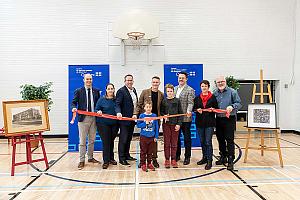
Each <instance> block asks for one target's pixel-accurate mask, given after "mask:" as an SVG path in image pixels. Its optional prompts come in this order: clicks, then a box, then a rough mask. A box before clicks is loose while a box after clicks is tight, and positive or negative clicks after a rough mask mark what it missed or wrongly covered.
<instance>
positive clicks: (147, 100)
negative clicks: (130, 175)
mask: <svg viewBox="0 0 300 200" xmlns="http://www.w3.org/2000/svg"><path fill="white" fill-rule="evenodd" d="M187 80H188V74H187V73H186V72H179V74H178V85H177V86H176V87H174V86H173V85H171V84H167V85H166V86H165V93H166V95H165V96H164V93H163V92H161V91H160V90H159V86H160V83H161V82H160V78H159V77H158V76H154V77H152V81H151V87H150V88H149V89H145V90H143V91H142V93H141V94H140V96H139V97H138V94H137V92H136V89H135V88H134V87H133V83H134V80H133V75H131V74H128V75H126V76H125V77H124V83H125V84H124V86H123V87H121V88H120V89H119V90H118V91H117V92H116V94H115V87H114V85H113V84H112V83H109V84H107V86H106V91H105V95H104V96H103V97H100V94H99V90H98V89H96V88H94V87H92V75H91V74H85V75H84V80H83V81H84V87H82V88H78V89H76V91H75V93H74V98H73V100H72V105H71V106H72V112H76V111H77V109H78V110H84V111H89V112H96V113H98V114H99V117H93V116H88V115H80V114H79V118H78V129H79V140H80V141H79V152H80V161H79V164H78V169H83V168H84V165H85V154H86V138H87V137H88V148H87V149H88V152H87V155H88V162H91V163H100V162H99V161H98V160H96V159H95V158H94V157H93V151H94V141H95V136H96V129H97V130H98V132H99V134H100V137H101V140H102V143H103V165H102V168H103V169H107V168H108V167H109V165H117V162H116V161H115V159H114V140H115V138H116V136H117V133H118V131H119V130H120V135H119V143H118V156H119V163H120V164H121V165H127V166H130V163H129V161H136V158H134V157H132V156H131V155H130V144H131V140H132V136H133V132H134V127H135V125H137V127H138V128H140V129H141V132H140V163H139V167H140V168H141V169H142V170H143V171H148V170H155V168H158V167H159V163H158V161H157V139H158V136H159V128H160V125H162V130H163V138H164V156H165V162H164V166H165V167H166V168H170V167H171V166H172V167H173V168H177V167H178V164H177V162H178V161H179V160H180V159H181V158H180V156H181V141H180V132H182V133H183V138H184V148H185V153H184V160H183V164H184V165H189V164H190V159H191V147H192V141H191V130H190V129H191V122H192V112H195V113H196V119H195V123H196V128H197V132H198V134H199V137H200V140H201V147H202V154H203V155H202V159H201V160H200V161H198V162H197V164H198V165H203V164H205V169H206V170H209V169H211V167H212V160H213V147H212V135H213V132H214V129H215V128H216V136H217V140H218V143H219V153H220V157H219V159H218V160H217V161H216V165H225V164H227V169H228V170H233V169H234V154H235V147H234V129H235V123H236V113H237V111H238V109H239V108H241V100H240V97H239V95H238V93H237V91H236V90H234V89H232V88H230V87H228V86H227V84H226V80H225V78H224V77H223V76H220V77H218V78H217V79H216V86H217V89H216V91H215V92H214V93H212V92H210V91H209V88H210V83H209V81H207V80H203V81H202V82H201V83H200V87H201V91H202V92H201V94H200V95H199V96H197V97H195V91H194V89H193V88H192V87H190V86H189V85H187ZM213 109H223V110H226V111H227V112H228V113H230V116H229V117H228V116H226V115H225V113H217V114H216V113H215V112H212V111H213ZM102 114H109V115H113V116H116V118H115V119H110V118H105V117H101V115H102ZM122 117H127V118H132V119H135V120H124V119H122ZM157 117H161V118H160V119H158V118H157ZM118 119H122V120H118Z"/></svg>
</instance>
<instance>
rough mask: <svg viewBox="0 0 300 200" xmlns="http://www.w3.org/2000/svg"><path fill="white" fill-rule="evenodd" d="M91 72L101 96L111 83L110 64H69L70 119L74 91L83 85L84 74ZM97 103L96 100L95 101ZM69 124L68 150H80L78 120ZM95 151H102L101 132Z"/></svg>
mask: <svg viewBox="0 0 300 200" xmlns="http://www.w3.org/2000/svg"><path fill="white" fill-rule="evenodd" d="M87 73H89V74H91V75H92V76H93V87H95V88H98V89H99V90H100V96H103V95H104V93H105V86H106V84H107V83H109V65H69V121H68V122H70V121H71V119H72V109H71V102H72V99H73V97H74V91H75V90H76V89H77V88H80V87H83V85H84V83H83V75H84V74H87ZM95 103H96V102H95ZM68 124H69V145H68V151H69V152H73V151H78V144H79V133H78V121H77V118H76V121H75V123H74V124H73V125H72V124H70V123H68ZM95 151H102V141H101V138H100V135H99V133H97V134H96V140H95Z"/></svg>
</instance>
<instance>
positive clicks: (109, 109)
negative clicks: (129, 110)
mask: <svg viewBox="0 0 300 200" xmlns="http://www.w3.org/2000/svg"><path fill="white" fill-rule="evenodd" d="M105 90H106V91H105V96H103V97H101V98H100V99H99V100H98V101H97V104H96V108H95V112H97V113H98V114H109V115H116V112H115V105H116V98H115V86H114V85H113V84H112V83H109V84H107V85H106V89H105ZM96 124H97V130H98V132H99V134H100V137H101V140H102V143H103V165H102V168H103V169H107V168H108V166H109V164H112V165H117V162H116V161H115V159H114V141H115V138H116V136H117V133H118V130H119V126H118V122H117V120H114V119H107V118H103V117H97V119H96Z"/></svg>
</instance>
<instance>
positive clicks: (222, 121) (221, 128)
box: [216, 116, 235, 158]
mask: <svg viewBox="0 0 300 200" xmlns="http://www.w3.org/2000/svg"><path fill="white" fill-rule="evenodd" d="M216 122H217V124H216V130H217V132H216V135H217V139H218V143H219V151H220V154H222V155H224V156H232V157H233V158H234V129H235V116H230V117H229V118H227V117H217V119H216Z"/></svg>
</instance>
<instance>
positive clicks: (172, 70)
mask: <svg viewBox="0 0 300 200" xmlns="http://www.w3.org/2000/svg"><path fill="white" fill-rule="evenodd" d="M181 71H185V72H187V73H188V75H189V76H188V82H187V84H188V85H189V86H191V87H192V88H194V90H195V94H196V95H199V94H200V92H201V89H200V86H199V83H200V82H201V81H202V80H203V64H165V65H164V84H165V85H166V84H167V83H171V84H172V85H174V86H176V85H178V73H179V72H181ZM192 117H193V121H192V126H191V137H192V146H193V147H199V146H200V139H199V136H198V134H197V132H196V125H195V114H193V116H192ZM180 138H181V147H184V142H183V134H182V133H181V136H180Z"/></svg>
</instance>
